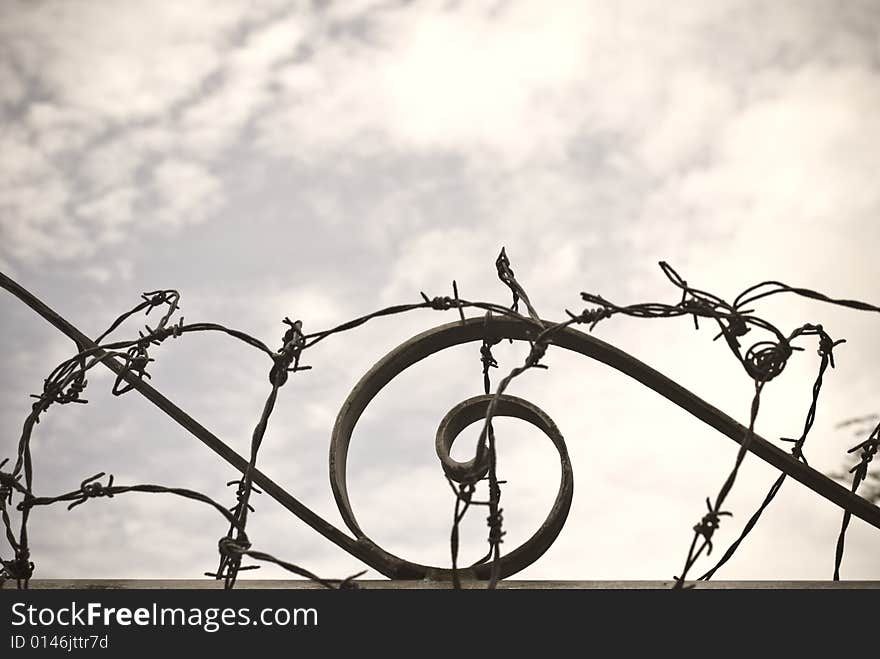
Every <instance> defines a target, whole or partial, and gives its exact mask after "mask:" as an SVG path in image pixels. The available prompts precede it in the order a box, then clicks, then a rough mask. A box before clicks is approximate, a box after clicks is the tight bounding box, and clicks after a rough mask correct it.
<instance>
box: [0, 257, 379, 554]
mask: <svg viewBox="0 0 880 659" xmlns="http://www.w3.org/2000/svg"><path fill="white" fill-rule="evenodd" d="M0 286H2V287H3V288H5V289H6V290H7V291H9V292H10V293H12V294H13V295H15V297H17V298H18V299H19V300H21V301H22V302H24V303H25V304H26V305H27V306H29V307H30V308H31V309H33V310H34V311H35V312H37V313H38V314H39V315H40V316H42V317H43V318H44V319H45V320H47V321H48V322H49V323H50V324H51V325H52V326H53V327H55V328H56V329H58V330H60V331H61V332H62V333H63V334H65V335H66V336H67V337H68V338H70V339H71V340H73V341H74V343H76V344H77V345H78V346H80V348H81V349H85V348H96V347H97V344H96V343H95V342H94V341H92V340H91V339H90V338H89V337H88V336H86V335H85V334H83V333H82V332H80V331H79V330H78V329H77V328H76V327H75V326H74V325H72V324H71V323H70V322H68V321H67V320H66V319H65V318H64V317H62V316H61V315H60V314H59V313H57V312H56V311H54V310H53V309H51V308H50V307H49V306H48V305H46V304H45V303H44V302H43V301H42V300H40V299H39V298H37V297H36V296H35V295H34V294H33V293H31V292H30V291H28V290H27V289H25V288H24V287H23V286H21V285H20V284H19V283H18V282H16V281H14V280H13V279H10V278H9V277H7V276H6V275H5V274H3V273H2V272H0ZM104 354H105V353H104V352H103V351H99V352H97V353H96V355H95V356H97V357H102V356H103V355H104ZM102 363H103V364H104V365H105V366H107V368H109V369H110V370H111V371H113V372H114V373H116V374H117V375H121V376H122V378H123V379H124V380H125V381H126V382H128V383H129V384H130V385H131V386H132V387H134V388H135V389H136V390H137V391H138V393H140V394H141V395H142V396H144V397H145V398H146V399H147V400H149V401H150V402H151V403H153V404H154V405H155V406H156V407H158V408H159V409H160V410H162V411H163V412H165V413H166V414H167V415H168V416H170V417H171V418H172V419H174V420H175V421H176V422H177V423H178V424H180V425H181V426H183V428H185V429H186V430H188V431H189V432H190V433H191V434H192V435H193V436H194V437H196V439H198V440H200V441H201V442H202V443H203V444H205V446H207V447H208V448H210V449H211V450H212V451H214V453H216V454H217V455H219V456H220V457H221V458H223V459H224V460H226V462H228V463H229V464H230V465H232V466H233V467H235V468H236V469H238V471H240V472H241V473H242V474H243V473H244V472H245V470H246V469H247V467H248V461H247V460H245V459H244V458H243V457H242V456H241V455H239V454H238V453H237V452H236V451H235V450H233V449H232V448H231V447H230V446H229V445H228V444H226V443H225V442H224V441H223V440H221V439H220V438H218V437H217V436H216V435H214V434H213V433H212V432H211V431H210V430H208V429H207V428H205V427H204V426H203V425H201V424H200V423H199V422H198V421H196V420H195V419H194V418H192V417H191V416H190V415H189V414H187V413H186V412H184V411H183V410H182V409H180V408H179V407H178V406H177V405H175V404H174V403H173V402H171V401H170V400H169V399H168V398H166V397H165V396H164V395H162V394H161V393H159V391H157V390H156V389H154V388H153V387H151V386H150V385H149V384H147V383H146V382H144V381H143V380H141V379H138V378H136V377H134V376H132V375H129V374H128V372H127V371H126V370H125V369H124V368H123V365H122V364H121V363H120V362H119V361H118V360H116V359H114V358H112V357H110V358H107V359H104V360H102ZM251 474H252V476H253V482H254V483H256V484H257V485H259V487H260V488H262V489H263V491H265V492H266V493H267V494H268V495H269V496H271V497H272V498H273V499H275V500H276V501H277V502H278V503H280V504H281V505H282V506H284V507H285V508H287V510H289V511H290V512H292V513H293V514H294V515H296V516H297V517H299V518H300V519H301V520H302V521H304V522H305V523H306V524H308V525H309V526H311V527H312V528H313V529H315V530H316V531H317V532H318V533H320V534H321V535H323V536H324V537H325V538H327V539H328V540H330V541H331V542H333V543H335V544H336V545H338V546H339V547H341V548H342V549H344V550H345V551H347V552H348V553H350V554H352V555H353V556H355V557H357V558H359V559H360V560H362V561H363V562H364V563H366V564H367V565H369V566H370V567H373V568H376V569H378V566H377V565H376V564H375V559H374V554H373V553H372V552H371V551H370V550H369V549H368V548H366V547H364V546H363V544H361V543H358V541H357V540H355V539H354V538H352V537H350V536H349V535H347V534H346V533H344V532H342V531H341V530H339V529H338V528H336V527H335V526H334V525H333V524H331V523H330V522H328V521H327V520H325V519H324V518H323V517H321V516H320V515H318V514H317V513H315V512H313V511H312V510H311V509H310V508H308V507H307V506H306V505H305V504H303V503H301V502H300V501H299V500H298V499H296V498H295V497H294V496H292V495H291V494H290V493H289V492H288V491H287V490H285V489H284V488H283V487H281V486H280V485H278V484H277V483H276V482H275V481H273V480H272V479H271V478H269V477H268V476H266V475H265V474H264V473H262V472H261V471H259V470H258V469H253V470H252V471H251Z"/></svg>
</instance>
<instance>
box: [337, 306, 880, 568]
mask: <svg viewBox="0 0 880 659" xmlns="http://www.w3.org/2000/svg"><path fill="white" fill-rule="evenodd" d="M544 324H545V325H549V323H546V322H545V323H544ZM541 329H542V328H541V325H540V324H539V322H538V321H535V320H532V319H528V318H524V317H495V316H493V317H490V318H489V319H484V318H469V319H466V320H464V321H461V322H454V323H448V324H446V325H441V326H439V327H435V328H433V329H430V330H428V331H426V332H423V333H422V334H419V335H417V336H415V337H413V338H412V339H410V340H408V341H406V342H405V343H403V344H401V345H400V346H398V347H397V348H395V349H394V350H392V351H391V352H390V353H388V354H387V355H385V357H383V358H382V359H381V360H379V362H377V363H376V365H375V366H373V367H372V368H371V369H370V370H369V371H368V372H367V373H366V374H365V375H364V376H363V377H362V378H361V379H360V381H359V382H358V383H357V384H356V385H355V387H354V389H352V391H351V393H350V394H349V396H348V398H347V399H346V401H345V402H344V403H343V405H342V408H341V410H340V411H339V415H338V416H337V418H336V424H335V426H334V428H333V433H332V437H331V442H330V483H331V486H332V488H333V494H334V496H335V498H336V504H337V506H338V508H339V512H340V514H341V515H342V518H343V520H344V521H345V523H346V525H347V526H348V528H349V529H350V530H351V531H352V533H353V534H354V535H355V537H356V539H357V542H358V545H359V546H360V547H359V548H360V549H361V550H362V552H363V553H362V558H363V559H364V560H365V562H367V563H369V564H370V565H371V567H373V568H374V569H376V570H378V571H380V572H381V573H382V574H384V575H385V576H387V577H389V578H392V579H423V578H426V577H430V578H435V579H448V578H450V577H451V570H449V569H445V568H439V567H431V566H426V565H421V564H418V563H412V562H410V561H407V560H405V559H402V558H399V557H397V556H395V555H393V554H391V553H389V552H387V551H386V550H384V549H382V548H381V547H380V546H378V545H377V544H376V543H375V542H373V541H372V540H371V539H370V538H369V536H368V535H367V534H366V533H365V532H364V530H363V529H361V527H360V525H359V524H358V522H357V520H356V518H355V515H354V512H353V511H352V507H351V502H350V500H349V495H348V487H347V479H346V466H347V459H348V448H349V445H350V443H351V439H352V433H353V431H354V428H355V425H356V424H357V422H358V420H359V419H360V416H361V414H362V413H363V412H364V410H365V409H366V408H367V406H368V405H369V404H370V402H371V401H372V400H373V398H375V396H376V395H377V394H378V393H379V391H381V390H382V389H383V388H384V387H385V385H387V384H388V383H389V382H390V381H391V380H392V379H394V377H396V376H397V375H398V374H399V373H401V372H402V371H404V370H406V369H407V368H409V367H410V366H412V365H413V364H415V363H417V362H419V361H421V360H422V359H425V358H426V357H428V356H430V355H433V354H435V353H437V352H440V351H441V350H444V349H445V348H449V347H452V346H456V345H461V344H464V343H470V342H474V341H481V340H483V339H484V338H489V339H499V338H500V339H514V340H520V341H529V340H533V339H534V338H535V337H536V336H538V334H539V333H540V331H541ZM487 334H488V335H487ZM550 343H551V344H552V345H555V346H558V347H560V348H565V349H566V350H571V351H572V352H577V353H580V354H582V355H584V356H586V357H590V358H592V359H595V360H597V361H599V362H602V363H604V364H606V365H608V366H611V367H612V368H615V369H616V370H618V371H620V372H621V373H624V374H626V375H628V376H630V377H631V378H633V379H635V380H637V381H639V382H641V383H642V384H644V385H646V386H648V387H649V388H651V389H653V390H654V391H656V392H657V393H659V394H660V395H662V396H664V397H666V398H668V399H669V400H670V401H672V402H673V403H675V404H676V405H678V406H679V407H681V408H683V409H685V410H687V411H688V412H690V413H691V414H692V415H694V416H695V417H697V418H698V419H700V420H701V421H703V422H705V423H706V424H708V425H710V426H711V427H713V428H715V429H716V430H718V431H719V432H721V433H723V434H724V435H726V436H727V437H729V438H731V439H732V440H734V441H735V442H737V443H741V442H742V441H743V437H744V436H745V435H746V430H747V429H746V428H745V427H744V426H742V425H741V424H739V423H737V422H736V421H734V420H733V419H732V418H731V417H729V416H727V415H726V414H724V413H723V412H722V411H720V410H718V409H717V408H715V407H713V406H712V405H710V404H709V403H707V402H706V401H704V400H702V399H701V398H699V397H698V396H696V395H694V394H693V393H691V392H690V391H688V390H687V389H685V388H684V387H682V386H681V385H679V384H677V383H675V382H674V381H672V380H670V379H669V378H667V377H666V376H664V375H663V374H661V373H659V372H658V371H656V370H654V369H653V368H651V367H650V366H648V365H647V364H645V363H643V362H641V361H639V360H638V359H636V358H634V357H632V356H631V355H629V354H627V353H625V352H623V351H622V350H619V349H618V348H615V347H614V346H612V345H610V344H608V343H605V342H604V341H601V340H599V339H597V338H595V337H593V336H590V335H587V334H584V333H583V332H580V331H578V330H575V329H572V328H570V327H566V328H564V329H562V330H561V331H559V332H556V333H555V334H553V336H552V338H551V339H550ZM492 398H493V396H477V397H475V398H471V399H468V400H466V401H464V402H462V403H460V404H459V405H457V406H456V407H454V408H453V409H452V410H451V411H450V412H449V413H448V414H447V415H446V417H445V418H444V419H443V421H442V422H441V423H440V427H439V429H438V432H437V439H436V443H437V452H438V457H440V460H441V463H442V464H443V467H444V471H445V472H446V473H447V475H449V476H450V477H451V478H453V479H455V478H456V475H457V474H460V473H465V472H471V471H472V470H473V469H474V468H475V467H476V465H475V464H474V460H476V458H475V459H474V460H471V461H469V462H466V463H460V462H456V461H454V460H452V459H451V458H450V457H449V448H450V447H451V445H452V442H453V441H454V440H455V437H456V436H457V434H458V433H459V432H461V430H463V429H464V428H465V427H467V426H468V425H469V424H470V423H473V422H474V421H478V420H480V419H482V418H484V416H485V412H486V408H487V406H488V402H489V401H490V400H491V399H492ZM495 414H496V416H512V417H517V418H520V419H523V420H526V421H529V422H530V423H532V424H533V425H535V426H536V427H538V428H539V429H541V430H542V431H543V432H544V433H545V434H546V435H547V436H548V437H549V438H550V440H551V441H552V442H553V444H554V446H555V447H556V449H557V451H558V453H559V457H560V464H561V466H562V478H561V481H560V485H559V490H558V492H557V495H556V500H555V501H554V503H553V507H552V508H551V510H550V512H549V514H548V515H547V518H546V519H545V520H544V523H543V524H542V525H541V526H540V528H539V529H538V530H537V531H536V532H535V533H534V534H533V535H532V536H531V537H530V538H529V539H528V540H526V541H525V542H524V543H523V544H522V545H521V546H519V547H518V548H516V549H514V550H513V551H511V552H509V553H506V554H504V555H502V556H501V559H500V566H499V567H500V570H499V571H500V575H501V577H502V578H506V577H509V576H511V575H513V574H515V573H516V572H519V571H520V570H522V569H524V568H526V567H527V566H529V565H531V564H532V563H534V562H535V561H536V560H537V559H538V558H540V556H541V555H542V554H543V553H544V552H545V551H546V550H547V549H548V548H549V547H550V545H551V544H553V542H554V541H555V540H556V538H557V536H558V535H559V532H560V531H561V529H562V526H563V524H564V523H565V520H566V517H567V515H568V511H569V508H570V506H571V500H572V494H573V489H574V479H573V472H572V467H571V462H570V460H569V457H568V451H567V449H566V445H565V440H564V439H563V437H562V435H561V433H560V432H559V431H558V430H557V428H556V425H555V424H554V423H553V421H552V420H551V419H550V418H549V417H548V416H547V415H546V414H545V413H544V412H543V411H542V410H541V409H540V408H538V407H537V406H535V405H534V404H532V403H530V402H528V401H525V400H523V399H520V398H515V397H513V396H507V395H501V396H500V397H499V404H498V406H497V408H496V412H495ZM749 450H750V451H752V452H753V453H755V454H756V455H758V456H759V457H760V458H761V459H763V460H764V461H766V462H767V463H769V464H771V465H773V466H774V467H776V468H777V469H780V470H782V471H784V472H785V473H787V474H789V475H790V476H791V477H793V478H795V479H796V480H798V481H800V482H801V483H803V484H804V485H806V486H807V487H809V488H811V489H812V490H813V491H815V492H817V493H818V494H820V495H822V496H823V497H825V498H826V499H829V500H830V501H833V502H834V503H836V504H837V505H839V506H842V507H844V508H847V509H849V510H852V511H853V514H855V515H857V516H858V517H860V518H862V519H863V520H865V521H867V522H868V523H869V524H872V525H873V526H875V527H877V528H880V509H878V508H877V507H876V506H874V505H872V504H870V503H869V502H868V501H866V500H864V499H862V498H861V497H856V496H854V495H853V494H851V493H850V492H849V491H847V490H846V488H844V487H841V486H840V485H838V484H837V483H834V482H833V481H831V480H829V479H828V478H827V477H826V476H824V475H823V474H821V473H819V472H817V471H815V470H814V469H812V468H810V467H809V466H807V465H805V464H803V463H802V462H799V461H797V460H795V459H794V458H793V457H792V456H791V455H789V454H788V453H786V452H785V451H782V450H781V449H779V448H777V447H776V446H775V445H773V444H771V443H770V442H768V441H767V440H766V439H764V438H762V437H760V436H759V435H757V434H753V436H752V439H751V445H750V446H749ZM490 568H491V566H490V565H488V564H482V565H477V566H474V567H473V568H471V569H472V573H473V576H475V577H476V578H479V579H485V578H487V576H488V574H489V571H490Z"/></svg>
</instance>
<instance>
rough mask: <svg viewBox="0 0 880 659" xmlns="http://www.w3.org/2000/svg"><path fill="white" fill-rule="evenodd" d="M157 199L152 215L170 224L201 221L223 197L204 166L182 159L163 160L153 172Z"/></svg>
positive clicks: (216, 181) (178, 224)
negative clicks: (156, 208) (158, 203)
mask: <svg viewBox="0 0 880 659" xmlns="http://www.w3.org/2000/svg"><path fill="white" fill-rule="evenodd" d="M153 185H154V187H155V189H156V194H157V195H158V197H159V200H160V204H161V205H160V208H159V210H158V212H157V213H156V214H155V218H156V219H157V220H158V221H159V222H161V223H163V224H167V225H170V226H171V227H173V228H176V227H180V226H183V225H185V224H197V223H199V222H202V221H204V220H205V219H207V218H208V217H210V216H211V214H212V213H213V212H214V211H216V210H217V208H218V207H219V206H220V204H221V203H222V201H223V191H222V188H221V186H220V182H219V181H218V180H217V177H215V176H213V175H212V174H211V173H210V172H208V171H207V170H206V169H205V168H204V167H201V166H199V165H197V164H195V163H191V162H186V161H181V160H165V161H163V162H162V163H161V164H160V165H158V166H157V167H156V169H155V170H154V172H153Z"/></svg>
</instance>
